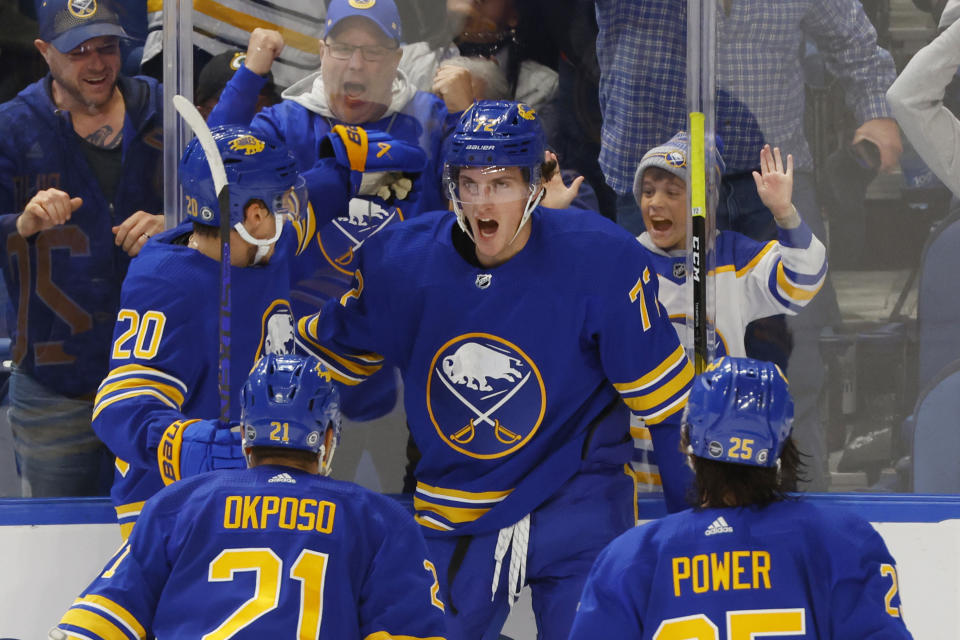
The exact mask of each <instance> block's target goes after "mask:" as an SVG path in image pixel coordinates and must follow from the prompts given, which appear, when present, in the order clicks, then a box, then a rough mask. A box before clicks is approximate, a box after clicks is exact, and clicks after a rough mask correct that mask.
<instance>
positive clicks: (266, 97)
mask: <svg viewBox="0 0 960 640" xmlns="http://www.w3.org/2000/svg"><path fill="white" fill-rule="evenodd" d="M246 57H247V54H245V53H242V52H240V51H224V52H223V53H220V54H217V55H215V56H213V57H212V58H211V59H210V62H208V63H207V64H205V65H203V69H201V70H200V78H199V80H198V81H197V89H196V91H194V93H193V101H194V103H195V104H196V105H197V111H199V112H200V113H201V114H203V117H204V118H207V117H208V116H209V115H210V111H211V110H212V109H213V108H214V107H215V106H216V104H217V101H218V100H219V99H220V94H221V93H222V92H223V88H224V87H225V86H227V82H228V81H229V80H230V78H232V77H233V74H234V72H236V70H237V69H239V68H240V67H241V66H243V61H244V60H245V59H246ZM266 77H267V82H266V84H264V85H263V88H262V89H260V95H259V96H258V98H257V106H256V110H257V113H259V112H260V111H262V110H263V109H266V108H267V107H269V106H272V105H275V104H277V103H278V102H280V94H279V93H277V88H276V85H274V84H273V73H272V72H269V73H267V76H266Z"/></svg>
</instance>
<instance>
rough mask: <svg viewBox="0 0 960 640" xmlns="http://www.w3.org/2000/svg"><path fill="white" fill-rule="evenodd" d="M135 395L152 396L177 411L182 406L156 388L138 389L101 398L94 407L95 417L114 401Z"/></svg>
mask: <svg viewBox="0 0 960 640" xmlns="http://www.w3.org/2000/svg"><path fill="white" fill-rule="evenodd" d="M135 396H152V397H154V398H156V399H157V400H160V401H161V402H163V403H164V404H165V405H167V406H168V407H170V408H171V409H174V410H175V411H180V406H179V405H178V404H177V403H176V402H174V401H173V400H171V399H170V398H168V397H167V396H165V395H164V394H163V393H161V392H159V391H157V390H156V389H138V390H134V391H127V392H125V393H116V394H113V395H111V396H110V397H109V398H100V399H99V401H98V402H97V404H96V405H95V406H94V408H93V419H94V420H96V419H97V416H99V415H100V412H102V411H103V410H104V409H106V408H107V407H109V406H110V405H112V404H113V403H115V402H119V401H121V400H126V399H127V398H133V397H135Z"/></svg>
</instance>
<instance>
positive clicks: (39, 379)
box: [0, 0, 163, 496]
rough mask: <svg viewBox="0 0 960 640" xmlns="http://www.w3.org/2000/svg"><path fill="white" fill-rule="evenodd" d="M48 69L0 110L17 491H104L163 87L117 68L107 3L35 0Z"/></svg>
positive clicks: (147, 230) (0, 198)
mask: <svg viewBox="0 0 960 640" xmlns="http://www.w3.org/2000/svg"><path fill="white" fill-rule="evenodd" d="M38 18H39V19H38V22H39V31H40V38H39V39H38V40H36V41H35V45H36V48H37V50H38V51H39V52H40V53H41V55H42V56H43V57H44V59H45V61H46V63H47V65H48V67H49V69H50V73H49V75H47V76H46V77H45V78H43V79H41V80H40V81H38V82H36V83H34V84H32V85H30V86H29V87H27V88H26V89H24V90H23V91H22V92H20V93H19V94H18V95H17V97H16V98H14V99H13V100H11V101H9V102H7V103H5V104H3V105H0V130H2V131H3V132H4V135H3V137H2V140H0V211H2V212H3V215H2V216H0V251H3V258H4V259H3V263H2V264H3V267H4V268H3V275H4V279H5V282H6V285H7V289H8V290H9V292H10V297H11V302H12V304H13V307H14V311H15V313H16V316H17V328H16V330H15V332H14V335H13V338H14V347H13V359H14V361H15V363H16V368H15V370H14V372H13V375H12V378H11V383H10V401H11V409H10V412H9V418H10V423H11V426H12V429H13V435H14V443H15V449H16V454H17V462H18V465H19V468H20V473H21V478H22V485H23V486H22V491H23V493H24V495H27V496H29V495H33V496H60V495H94V494H105V493H106V491H107V489H108V488H109V478H110V467H111V460H110V458H109V454H108V451H107V449H106V448H105V447H104V446H103V444H102V443H101V442H100V441H99V440H98V439H97V437H96V436H95V435H94V433H93V430H92V429H91V427H90V419H91V411H92V407H93V395H94V393H95V392H96V389H97V385H98V384H99V383H100V380H101V379H102V378H103V377H104V375H105V374H106V372H107V362H108V359H109V349H110V344H111V335H112V333H113V325H114V321H115V319H116V314H117V309H118V305H119V298H120V284H121V282H122V281H123V278H124V275H125V274H126V272H127V266H128V264H129V262H130V258H131V256H135V255H136V254H137V253H138V252H139V251H140V248H141V247H142V246H143V245H144V243H145V242H146V240H147V238H149V236H150V235H151V234H154V233H157V232H159V231H161V230H162V229H163V216H162V215H154V214H152V213H149V212H153V211H159V210H160V209H161V205H162V203H163V198H162V188H161V187H162V185H161V173H160V172H161V162H160V154H161V152H160V147H161V139H162V136H161V114H160V110H161V94H160V90H159V87H158V85H157V83H156V82H154V81H152V80H149V79H146V78H139V77H134V78H128V77H125V76H123V75H120V74H119V69H120V64H121V61H120V39H121V38H123V37H124V36H125V34H124V31H123V29H122V28H121V26H120V23H119V21H118V19H117V15H116V13H114V11H113V10H112V7H111V4H110V2H109V0H101V1H100V2H98V3H96V4H88V3H80V2H75V1H72V0H47V1H45V2H42V3H39V6H38Z"/></svg>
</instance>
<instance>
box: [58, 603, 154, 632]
mask: <svg viewBox="0 0 960 640" xmlns="http://www.w3.org/2000/svg"><path fill="white" fill-rule="evenodd" d="M80 603H82V604H84V605H85V606H88V607H91V608H95V609H98V610H100V611H103V612H105V613H107V614H109V615H111V616H112V617H113V618H115V619H116V620H117V621H118V622H120V623H121V624H122V625H123V626H124V627H125V628H126V629H127V631H129V632H130V633H132V634H133V635H135V636H136V637H138V638H145V637H146V636H147V632H146V630H145V629H144V628H143V625H142V624H140V621H139V620H137V618H136V617H135V616H134V615H133V614H132V613H130V612H129V611H127V609H125V608H124V607H122V606H120V605H119V604H117V603H116V602H114V601H113V600H111V599H110V598H106V597H104V596H100V595H96V594H89V595H87V596H84V597H83V598H81V599H80V600H79V601H77V603H75V604H80Z"/></svg>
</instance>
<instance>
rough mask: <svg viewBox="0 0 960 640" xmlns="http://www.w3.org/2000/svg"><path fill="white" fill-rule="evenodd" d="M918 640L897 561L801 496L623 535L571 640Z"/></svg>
mask: <svg viewBox="0 0 960 640" xmlns="http://www.w3.org/2000/svg"><path fill="white" fill-rule="evenodd" d="M767 635H770V636H777V637H778V638H785V639H790V640H794V639H796V640H800V639H804V638H822V639H827V638H835V639H837V640H840V639H841V638H843V639H847V638H851V639H852V638H870V639H871V640H881V639H893V638H898V639H902V638H910V637H911V636H910V633H909V632H908V631H907V628H906V626H905V625H904V623H903V619H902V617H901V611H900V596H899V593H898V585H897V571H896V567H895V565H894V560H893V558H892V557H891V556H890V553H889V552H888V551H887V548H886V546H885V545H884V543H883V539H882V538H881V537H880V535H879V534H878V533H877V532H876V531H875V530H874V529H873V527H872V526H870V523H868V522H866V521H865V520H863V519H862V518H860V517H858V516H855V515H852V514H840V515H838V514H836V513H834V512H829V513H827V512H824V511H823V510H821V509H820V508H819V507H817V506H816V505H814V504H811V503H809V502H805V501H802V500H799V501H793V500H788V501H784V502H776V503H774V504H771V505H769V506H767V507H766V508H764V509H756V508H742V509H740V508H725V509H703V510H702V511H686V512H682V513H677V514H673V515H669V516H667V517H666V518H663V519H662V520H657V521H654V522H651V523H649V524H646V525H644V526H642V527H639V528H637V529H632V530H630V531H628V532H626V533H624V534H623V535H621V536H620V537H619V538H617V539H616V540H614V541H613V542H612V543H610V545H608V546H607V548H606V549H604V550H603V552H602V553H601V554H600V556H599V557H598V558H597V561H596V563H595V564H594V566H593V569H592V570H591V572H590V575H589V577H588V578H587V583H586V586H585V587H584V591H583V596H582V598H581V600H580V607H579V609H578V611H577V616H576V619H575V621H574V625H573V630H572V632H571V635H570V638H571V640H594V639H596V638H642V639H645V640H646V639H654V638H697V639H698V640H737V639H740V638H744V639H745V638H753V637H757V638H760V637H766V636H767Z"/></svg>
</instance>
